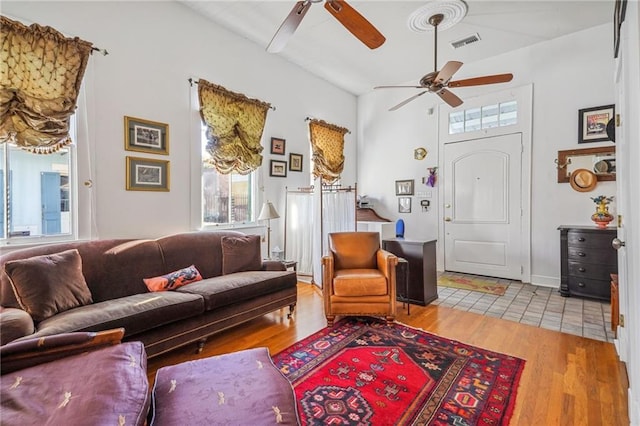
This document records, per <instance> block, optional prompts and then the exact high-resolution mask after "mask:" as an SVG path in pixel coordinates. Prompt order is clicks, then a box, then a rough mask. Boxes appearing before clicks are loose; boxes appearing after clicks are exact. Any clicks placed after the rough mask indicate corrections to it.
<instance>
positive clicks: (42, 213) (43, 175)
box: [0, 143, 75, 242]
mask: <svg viewBox="0 0 640 426" xmlns="http://www.w3.org/2000/svg"><path fill="white" fill-rule="evenodd" d="M73 155H74V146H73V145H69V146H67V147H65V148H62V149H60V150H59V151H58V152H56V153H54V154H47V155H40V154H32V153H30V152H28V151H25V150H22V149H20V148H18V147H16V146H13V145H10V144H8V143H5V144H2V145H0V195H1V199H0V209H1V210H2V211H1V213H2V214H1V215H0V228H1V229H0V237H1V238H2V239H3V240H4V241H5V242H6V241H8V240H11V239H26V238H29V237H56V236H69V235H71V234H72V232H73V229H74V226H73V220H74V218H73V216H74V215H73V209H72V208H71V206H72V205H73V200H72V194H73V191H72V190H71V186H72V185H73V184H74V182H75V180H74V168H73V162H72V158H73Z"/></svg>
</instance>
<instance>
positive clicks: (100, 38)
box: [2, 1, 356, 247]
mask: <svg viewBox="0 0 640 426" xmlns="http://www.w3.org/2000/svg"><path fill="white" fill-rule="evenodd" d="M2 13H3V14H4V15H7V16H9V17H12V18H16V19H19V20H23V22H25V23H27V22H37V23H39V24H41V25H49V26H52V27H54V28H56V29H57V30H59V31H61V32H63V33H65V34H66V35H69V36H78V37H80V38H82V39H84V40H88V41H91V42H93V43H94V45H95V46H97V47H100V48H105V49H107V50H108V51H109V55H108V56H106V57H103V56H102V55H98V54H94V55H93V56H92V57H91V58H90V65H89V70H88V71H87V74H86V75H87V79H86V80H85V85H86V89H87V98H88V101H87V103H88V106H87V109H88V115H89V121H88V126H89V134H90V135H93V141H92V142H93V146H95V152H94V153H93V157H94V159H95V161H94V163H95V164H94V169H95V170H94V174H93V176H92V179H93V182H94V185H93V191H95V198H96V211H97V213H96V218H95V219H96V227H95V228H96V229H97V233H96V235H93V237H94V238H96V237H98V238H111V237H155V236H161V235H165V234H168V233H173V232H180V231H186V230H189V229H191V228H192V224H191V216H190V209H191V205H192V195H191V193H190V187H191V185H194V184H197V182H192V177H191V165H190V151H191V147H192V146H193V145H192V144H195V143H199V141H196V140H192V139H191V138H190V135H191V129H190V120H191V117H192V112H193V111H192V110H190V97H189V96H190V88H189V84H188V82H187V80H188V78H190V77H193V78H196V79H197V78H203V79H206V80H209V81H210V82H212V83H216V84H220V85H222V86H224V87H226V88H227V89H229V90H232V91H236V92H241V93H244V94H246V95H247V96H250V97H254V98H259V99H262V100H264V101H267V102H270V103H271V104H272V105H274V106H275V107H276V111H270V112H269V114H268V116H267V125H266V128H265V131H264V135H263V144H264V146H265V150H264V151H263V155H264V160H263V166H262V168H261V169H262V170H261V172H260V174H261V176H262V177H263V182H264V194H262V195H261V199H260V200H259V203H260V205H261V202H262V200H263V199H269V200H271V201H273V202H274V204H275V206H276V208H277V209H278V211H279V212H280V213H281V216H282V219H280V220H275V221H271V226H272V239H271V245H272V247H273V246H275V245H279V246H280V247H282V246H283V245H284V244H283V241H282V239H283V237H284V211H285V209H284V199H285V197H284V190H285V186H289V187H290V188H291V187H293V188H295V187H298V186H308V185H309V164H308V160H309V142H308V136H307V123H306V122H305V121H304V119H305V117H306V116H314V117H317V118H321V119H324V120H327V121H329V122H332V123H335V124H338V125H340V126H344V127H347V128H349V129H351V130H352V132H353V134H351V135H347V137H346V144H345V145H346V146H345V157H346V162H345V171H344V174H343V182H344V183H346V184H353V183H354V182H355V176H356V168H355V164H356V145H355V139H356V138H355V133H356V132H355V130H356V129H355V127H356V98H355V97H354V96H353V95H351V94H349V93H347V92H345V91H342V90H340V89H338V88H336V87H335V86H332V85H331V84H329V83H327V82H326V81H324V80H321V79H319V78H318V77H315V76H313V75H311V74H309V73H308V72H306V71H303V70H302V69H300V68H298V67H297V66H295V65H293V64H291V63H290V62H287V61H285V60H283V59H281V58H280V57H278V56H275V55H270V54H267V53H266V52H265V51H264V48H263V47H260V46H257V45H255V44H253V43H251V42H249V41H247V40H246V39H243V38H241V37H238V36H236V35H234V34H232V33H230V32H228V31H227V30H225V29H222V28H220V27H218V26H216V25H215V24H213V23H211V22H209V21H207V20H205V19H204V18H202V17H200V16H198V15H197V14H196V13H195V12H193V11H191V10H190V9H188V8H186V7H185V6H183V5H181V4H178V3H175V2H166V1H157V2H148V1H145V2H54V1H46V2H11V1H3V4H2ZM124 116H132V117H139V118H145V119H149V120H154V121H159V122H164V123H169V125H170V155H169V157H165V156H154V155H146V154H145V155H142V156H146V157H149V158H159V159H168V160H170V161H171V191H170V192H168V193H157V192H141V191H126V190H125V156H127V155H134V156H139V153H134V152H129V151H125V150H124V141H123V137H124V136H123V135H124V130H123V121H124V120H123V117H124ZM272 136H275V137H280V138H284V139H286V157H285V156H276V155H271V154H269V142H270V138H271V137H272ZM290 152H294V153H301V154H303V155H304V170H303V172H302V173H299V172H288V177H287V178H286V179H285V178H271V177H269V172H268V166H269V160H270V159H278V160H286V161H287V162H288V160H289V153H290ZM79 158H80V159H81V160H82V158H85V157H84V156H83V155H79ZM85 178H87V176H81V179H80V182H82V181H83V180H84V179H85ZM79 190H80V191H89V189H87V188H86V187H84V186H82V185H81V186H80V188H79ZM81 195H82V194H81ZM84 195H85V196H86V194H84ZM196 204H197V201H196Z"/></svg>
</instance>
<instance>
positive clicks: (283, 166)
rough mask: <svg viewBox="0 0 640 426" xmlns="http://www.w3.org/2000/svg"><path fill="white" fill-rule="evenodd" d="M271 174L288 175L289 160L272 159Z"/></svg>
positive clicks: (276, 175)
mask: <svg viewBox="0 0 640 426" xmlns="http://www.w3.org/2000/svg"><path fill="white" fill-rule="evenodd" d="M269 176H275V177H287V162H286V161H279V160H271V164H270V168H269Z"/></svg>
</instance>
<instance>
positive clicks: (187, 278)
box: [143, 265, 202, 291]
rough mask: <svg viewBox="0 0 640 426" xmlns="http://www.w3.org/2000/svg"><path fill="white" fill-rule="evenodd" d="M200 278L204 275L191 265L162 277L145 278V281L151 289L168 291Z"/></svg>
mask: <svg viewBox="0 0 640 426" xmlns="http://www.w3.org/2000/svg"><path fill="white" fill-rule="evenodd" d="M200 280H202V275H200V272H198V270H197V269H196V267H195V266H193V265H191V266H189V267H187V268H182V269H180V270H179V271H175V272H171V273H169V274H166V275H162V276H160V277H153V278H145V279H144V280H143V281H144V284H145V285H146V286H147V288H148V289H149V291H168V290H175V289H177V288H179V287H182V286H183V285H187V284H189V283H193V282H196V281H200Z"/></svg>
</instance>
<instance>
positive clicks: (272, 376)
mask: <svg viewBox="0 0 640 426" xmlns="http://www.w3.org/2000/svg"><path fill="white" fill-rule="evenodd" d="M152 398H153V407H154V408H153V417H152V419H151V423H150V425H154V426H160V425H195V424H199V425H213V424H216V425H276V424H277V425H297V424H298V416H297V412H296V400H295V395H294V393H293V388H292V387H291V384H290V383H289V381H288V380H287V379H286V378H285V377H284V376H283V375H282V373H280V370H278V369H277V368H276V367H275V366H274V365H273V363H272V361H271V358H270V357H269V351H268V350H267V348H256V349H249V350H245V351H240V352H234V353H230V354H225V355H219V356H214V357H211V358H205V359H200V360H197V361H189V362H184V363H182V364H178V365H172V366H168V367H163V368H161V369H159V370H158V371H157V373H156V380H155V385H154V387H153V394H152Z"/></svg>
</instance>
